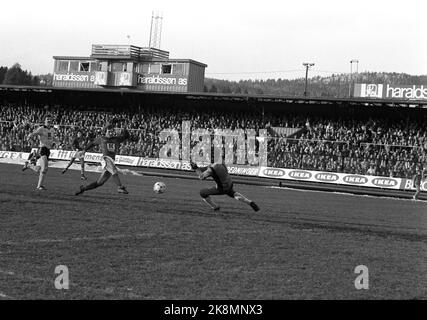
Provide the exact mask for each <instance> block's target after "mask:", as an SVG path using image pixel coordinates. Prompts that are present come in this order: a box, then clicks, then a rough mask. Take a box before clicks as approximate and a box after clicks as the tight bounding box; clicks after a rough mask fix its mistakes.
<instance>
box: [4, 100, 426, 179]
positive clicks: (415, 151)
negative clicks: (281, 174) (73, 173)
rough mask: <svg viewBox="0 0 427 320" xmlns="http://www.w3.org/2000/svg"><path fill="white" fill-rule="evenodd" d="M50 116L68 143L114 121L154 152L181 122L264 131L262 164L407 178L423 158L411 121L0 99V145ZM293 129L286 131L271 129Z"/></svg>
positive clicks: (134, 150)
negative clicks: (80, 132)
mask: <svg viewBox="0 0 427 320" xmlns="http://www.w3.org/2000/svg"><path fill="white" fill-rule="evenodd" d="M47 114H49V115H50V116H51V117H52V122H53V123H54V124H55V127H56V128H57V136H58V138H59V140H60V141H61V146H60V148H64V149H70V147H71V141H72V139H73V137H74V136H75V133H76V131H77V130H83V132H84V133H85V134H92V133H93V132H94V131H95V130H96V129H97V128H102V127H103V126H104V125H105V124H106V123H107V122H109V121H111V120H112V119H116V120H117V121H116V122H115V123H116V126H117V127H118V128H126V129H128V130H130V132H131V134H132V138H133V139H132V140H131V141H128V142H127V143H124V144H122V146H121V149H120V154H123V155H135V156H141V157H149V158H157V157H158V156H159V150H160V148H161V147H162V144H163V143H164V142H163V143H162V142H161V141H160V139H159V133H160V131H161V130H163V129H174V130H176V131H178V132H181V124H182V121H184V120H188V121H190V122H191V127H192V128H193V129H194V128H200V129H232V130H234V129H254V130H256V131H257V130H259V129H264V128H267V129H268V133H269V139H268V165H269V166H271V167H282V168H300V169H307V170H319V171H332V172H346V173H355V174H371V175H382V176H394V177H411V176H412V175H413V173H414V171H415V170H416V168H417V167H419V166H423V165H424V164H425V163H427V156H426V150H427V127H426V121H425V119H417V121H409V120H408V119H403V120H391V119H368V120H355V119H351V118H331V117H329V118H328V117H317V116H307V115H304V116H302V115H294V114H284V115H281V116H277V115H273V114H262V115H261V114H259V113H254V112H237V111H225V110H221V111H218V110H213V109H212V110H203V111H199V110H189V109H184V108H182V109H177V108H150V107H146V108H138V109H134V110H130V109H128V110H126V111H121V112H116V111H112V110H89V109H87V108H84V107H79V108H76V107H73V108H71V107H64V106H49V107H48V106H44V107H41V106H18V105H0V150H9V151H29V150H30V149H31V148H32V147H35V146H37V141H36V140H35V139H34V140H32V141H27V140H26V136H27V135H28V133H30V132H31V131H32V130H34V128H35V126H36V125H37V124H41V123H43V119H44V117H45V115H47ZM277 127H281V128H298V130H296V133H294V134H293V135H292V136H291V137H289V136H288V137H285V136H281V135H280V134H278V133H276V132H275V131H274V128H277Z"/></svg>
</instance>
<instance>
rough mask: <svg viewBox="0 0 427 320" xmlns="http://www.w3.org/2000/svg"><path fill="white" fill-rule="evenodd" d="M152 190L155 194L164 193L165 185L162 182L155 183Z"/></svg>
mask: <svg viewBox="0 0 427 320" xmlns="http://www.w3.org/2000/svg"><path fill="white" fill-rule="evenodd" d="M153 190H154V192H155V193H163V192H165V191H166V185H165V184H164V183H163V182H156V183H155V184H154V187H153Z"/></svg>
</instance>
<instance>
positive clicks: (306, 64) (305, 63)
mask: <svg viewBox="0 0 427 320" xmlns="http://www.w3.org/2000/svg"><path fill="white" fill-rule="evenodd" d="M302 65H303V66H304V67H305V89H304V97H306V96H307V79H308V69H309V68H310V67H312V66H314V63H312V62H304V63H303V64H302Z"/></svg>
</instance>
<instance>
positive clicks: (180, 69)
mask: <svg viewBox="0 0 427 320" xmlns="http://www.w3.org/2000/svg"><path fill="white" fill-rule="evenodd" d="M173 74H176V75H179V76H183V75H184V65H183V64H182V63H176V64H174V65H173Z"/></svg>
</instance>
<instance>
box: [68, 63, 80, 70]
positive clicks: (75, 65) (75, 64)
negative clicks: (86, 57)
mask: <svg viewBox="0 0 427 320" xmlns="http://www.w3.org/2000/svg"><path fill="white" fill-rule="evenodd" d="M79 64H80V62H79V61H70V71H71V72H73V71H79Z"/></svg>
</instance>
